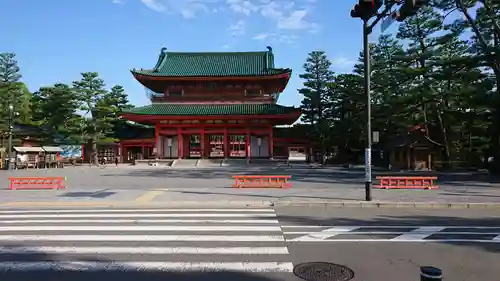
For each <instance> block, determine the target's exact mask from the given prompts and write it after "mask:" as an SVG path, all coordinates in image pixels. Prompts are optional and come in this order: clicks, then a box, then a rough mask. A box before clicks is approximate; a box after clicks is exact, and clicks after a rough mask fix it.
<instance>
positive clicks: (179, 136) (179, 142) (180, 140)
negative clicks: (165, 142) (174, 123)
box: [177, 127, 184, 159]
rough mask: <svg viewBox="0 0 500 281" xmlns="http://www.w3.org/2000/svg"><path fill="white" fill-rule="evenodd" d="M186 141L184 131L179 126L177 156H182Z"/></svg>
mask: <svg viewBox="0 0 500 281" xmlns="http://www.w3.org/2000/svg"><path fill="white" fill-rule="evenodd" d="M183 145H184V142H183V141H182V131H181V127H177V157H178V158H179V159H181V158H182V147H183Z"/></svg>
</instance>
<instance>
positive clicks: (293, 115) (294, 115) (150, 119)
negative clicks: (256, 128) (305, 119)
mask: <svg viewBox="0 0 500 281" xmlns="http://www.w3.org/2000/svg"><path fill="white" fill-rule="evenodd" d="M300 115H301V111H300V109H297V110H296V111H292V112H287V113H283V114H262V115H147V114H134V113H122V114H121V115H120V116H122V117H123V118H125V119H128V120H130V121H134V122H140V123H149V124H153V123H156V122H157V121H161V120H166V119H168V120H189V119H196V120H213V119H217V120H234V119H245V120H250V119H255V118H256V117H258V118H261V119H274V120H279V119H281V120H287V121H291V122H292V123H293V122H295V121H296V120H297V119H299V117H300ZM180 125H182V124H180Z"/></svg>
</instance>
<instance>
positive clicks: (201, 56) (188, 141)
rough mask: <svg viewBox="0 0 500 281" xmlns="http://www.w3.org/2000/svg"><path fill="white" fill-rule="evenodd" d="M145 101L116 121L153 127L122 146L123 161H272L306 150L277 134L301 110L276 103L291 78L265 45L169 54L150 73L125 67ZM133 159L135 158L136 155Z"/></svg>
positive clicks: (165, 50)
mask: <svg viewBox="0 0 500 281" xmlns="http://www.w3.org/2000/svg"><path fill="white" fill-rule="evenodd" d="M131 72H132V74H133V75H134V77H135V79H136V80H137V81H139V83H141V84H142V85H144V87H146V88H147V92H148V96H149V98H150V100H151V104H150V105H147V106H143V107H136V108H133V109H131V110H129V111H127V112H124V113H123V114H122V117H123V118H125V119H127V120H130V121H133V122H135V123H139V124H142V125H147V126H150V127H151V128H154V138H146V139H140V140H139V139H128V140H122V141H121V142H120V151H121V155H122V156H123V161H124V162H127V161H130V160H131V158H136V156H134V155H136V154H135V153H140V154H141V155H142V157H141V158H152V157H158V158H161V159H181V158H221V159H228V158H244V159H248V160H249V159H251V158H266V159H269V158H274V157H276V156H279V157H287V156H288V154H289V152H290V151H291V150H292V151H299V150H300V151H301V152H305V151H307V148H306V147H305V146H304V145H303V144H301V142H300V141H296V142H295V141H294V140H290V139H287V138H283V137H276V130H279V129H277V128H276V126H278V127H279V125H291V124H293V123H294V122H295V121H296V120H297V119H298V118H299V117H300V115H301V111H300V109H299V108H295V107H287V106H282V105H279V104H277V100H278V97H279V95H280V93H282V92H283V90H284V89H285V87H286V86H287V83H288V81H289V79H290V76H291V74H292V70H291V69H289V68H278V67H276V66H275V64H274V54H273V50H272V48H271V47H267V51H256V52H170V51H167V49H166V48H162V49H161V52H160V55H159V57H158V60H157V62H156V65H155V66H154V67H153V68H152V69H133V70H131ZM136 159H137V158H136Z"/></svg>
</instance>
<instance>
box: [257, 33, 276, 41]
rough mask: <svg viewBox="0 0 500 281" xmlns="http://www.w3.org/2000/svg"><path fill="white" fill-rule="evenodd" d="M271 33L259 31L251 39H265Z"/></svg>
mask: <svg viewBox="0 0 500 281" xmlns="http://www.w3.org/2000/svg"><path fill="white" fill-rule="evenodd" d="M272 35H273V34H272V33H260V34H257V35H255V36H254V37H253V39H255V40H266V39H267V38H269V37H270V36H272Z"/></svg>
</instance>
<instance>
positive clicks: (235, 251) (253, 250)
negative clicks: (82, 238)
mask: <svg viewBox="0 0 500 281" xmlns="http://www.w3.org/2000/svg"><path fill="white" fill-rule="evenodd" d="M32 253H53V254H152V255H169V254H196V255H286V254H288V249H287V247H226V248H222V247H221V248H199V247H0V254H32Z"/></svg>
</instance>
